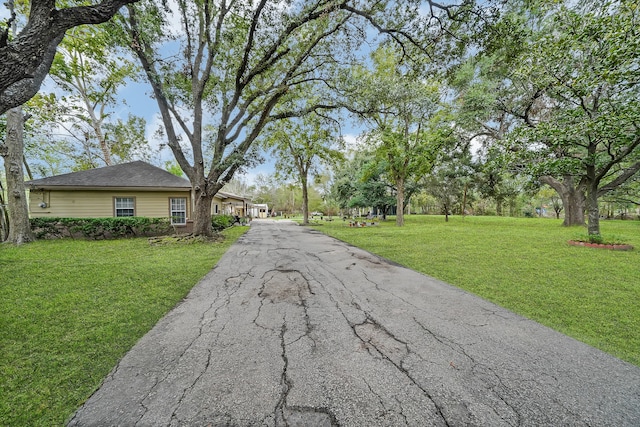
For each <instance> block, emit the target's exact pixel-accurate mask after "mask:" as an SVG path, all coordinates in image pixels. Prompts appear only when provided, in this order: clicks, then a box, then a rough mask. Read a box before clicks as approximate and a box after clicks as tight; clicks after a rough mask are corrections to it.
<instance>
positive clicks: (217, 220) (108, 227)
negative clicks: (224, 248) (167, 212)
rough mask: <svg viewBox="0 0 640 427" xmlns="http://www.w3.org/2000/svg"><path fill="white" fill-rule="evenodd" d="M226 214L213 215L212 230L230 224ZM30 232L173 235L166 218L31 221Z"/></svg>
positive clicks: (78, 235)
mask: <svg viewBox="0 0 640 427" xmlns="http://www.w3.org/2000/svg"><path fill="white" fill-rule="evenodd" d="M233 221H234V218H233V217H232V216H230V215H217V216H214V217H213V218H212V220H211V223H212V226H213V229H214V230H215V231H221V230H224V229H225V228H227V227H230V226H231V225H232V224H233ZM31 229H32V230H33V232H34V234H35V236H36V238H38V239H60V238H73V239H83V238H84V239H95V240H102V239H119V238H123V237H140V236H147V237H148V236H162V235H169V234H174V233H175V232H176V230H175V228H174V227H173V226H172V225H171V223H170V222H169V219H168V218H146V217H118V218H31Z"/></svg>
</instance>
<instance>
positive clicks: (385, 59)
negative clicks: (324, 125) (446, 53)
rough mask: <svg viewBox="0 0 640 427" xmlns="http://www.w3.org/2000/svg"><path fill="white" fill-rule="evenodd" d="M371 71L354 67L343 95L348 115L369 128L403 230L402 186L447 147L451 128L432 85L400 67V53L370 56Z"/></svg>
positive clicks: (387, 49)
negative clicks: (392, 187) (393, 192)
mask: <svg viewBox="0 0 640 427" xmlns="http://www.w3.org/2000/svg"><path fill="white" fill-rule="evenodd" d="M371 60H372V63H373V70H372V71H369V70H367V69H364V68H363V67H356V68H355V70H354V74H353V77H352V87H351V88H350V89H349V90H348V91H347V92H348V96H349V98H350V100H351V101H350V102H351V106H350V108H349V109H350V110H351V111H355V112H356V113H357V114H358V116H359V117H361V118H362V119H363V120H365V121H367V122H369V123H370V124H371V125H373V129H372V130H371V131H369V132H368V140H369V141H370V142H371V143H372V144H374V145H375V146H376V153H377V156H378V157H379V159H381V160H384V161H385V164H386V166H387V173H388V175H389V177H390V178H391V180H392V181H393V183H394V185H395V190H396V200H397V203H396V205H397V212H396V225H398V226H402V225H404V213H403V212H404V205H405V187H406V184H407V182H408V181H409V180H410V179H412V178H416V177H420V176H422V175H424V174H425V173H427V172H428V171H429V170H430V169H431V168H432V167H433V165H434V161H435V157H436V154H437V152H438V151H439V150H440V149H441V148H442V147H443V146H444V145H446V144H447V143H448V142H450V141H451V138H452V136H453V130H452V128H451V122H450V121H449V120H448V117H447V115H446V113H445V110H444V108H443V106H442V104H441V102H440V99H441V97H442V93H441V91H440V87H439V86H438V84H437V83H436V82H435V81H433V80H428V79H426V78H425V77H424V76H422V75H420V74H419V73H416V72H415V71H413V70H411V69H408V68H407V67H406V66H404V65H403V64H402V52H399V51H397V50H395V49H394V48H393V46H392V45H383V46H381V47H380V48H378V49H377V50H376V51H375V52H373V54H372V56H371Z"/></svg>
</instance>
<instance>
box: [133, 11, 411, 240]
mask: <svg viewBox="0 0 640 427" xmlns="http://www.w3.org/2000/svg"><path fill="white" fill-rule="evenodd" d="M357 5H359V6H361V7H359V6H357ZM144 6H145V10H144V11H143V10H142V6H141V7H138V6H128V8H127V10H128V15H127V17H126V22H125V25H126V30H127V32H128V34H129V36H130V45H131V47H132V49H133V50H134V52H135V54H136V55H137V57H138V59H139V60H140V63H141V65H142V68H143V69H144V72H145V74H146V77H147V80H148V81H149V83H150V84H151V86H152V88H153V93H154V97H155V99H156V101H157V104H158V108H159V110H160V114H161V116H162V120H163V124H164V130H165V133H166V138H167V143H168V146H169V147H170V149H171V150H172V152H173V154H174V156H175V158H176V161H177V162H178V164H179V165H180V167H181V168H182V170H183V171H184V172H185V175H186V176H187V177H188V178H189V180H190V181H191V184H192V185H193V188H194V192H195V209H194V233H195V234H198V235H211V234H212V232H213V231H212V229H211V221H210V218H211V201H212V198H213V196H214V195H215V193H216V192H217V191H218V190H219V189H220V188H221V187H222V186H223V185H224V184H225V183H226V182H228V181H229V180H231V178H232V177H233V176H234V174H235V173H236V172H237V171H238V170H241V169H242V168H243V167H246V166H248V165H251V164H253V163H255V161H256V160H257V153H256V152H255V150H254V142H255V140H256V138H257V137H258V135H259V134H260V133H261V132H262V130H263V129H264V127H265V126H266V125H267V124H268V123H270V122H272V121H275V120H279V119H283V118H288V117H293V116H302V115H304V114H306V113H309V112H311V111H313V110H316V109H319V108H321V107H323V106H322V105H312V106H305V107H303V108H301V109H295V110H293V111H292V110H287V109H283V108H278V107H279V106H280V105H286V103H285V102H284V101H285V100H287V99H289V98H292V99H297V98H299V95H298V94H296V91H297V90H298V87H301V86H302V87H305V88H308V86H309V85H311V84H312V83H314V82H315V83H322V82H327V81H328V78H329V74H330V72H331V71H332V69H331V67H332V66H333V65H334V64H335V63H336V61H335V58H336V56H339V55H341V54H347V53H348V51H345V49H338V48H337V46H343V45H345V44H346V45H352V46H354V47H355V45H357V43H358V40H357V38H356V35H358V34H360V35H364V34H366V32H365V31H364V29H363V28H361V27H362V26H363V25H364V24H365V23H368V22H374V23H377V22H376V20H375V19H376V17H383V18H381V19H387V15H385V12H388V16H391V18H389V19H395V18H396V17H397V16H398V14H404V13H408V12H407V10H408V9H411V10H412V11H414V12H415V6H416V5H411V6H412V7H413V8H402V9H400V10H399V11H396V12H391V11H390V10H389V9H387V8H385V6H386V4H385V3H377V2H376V3H375V4H360V3H358V2H354V1H353V0H340V1H334V0H318V1H314V2H304V1H293V2H291V1H284V0H283V1H267V0H261V1H258V2H253V3H247V2H229V3H227V2H215V1H212V0H205V1H202V2H193V3H191V2H184V1H179V2H178V7H179V11H178V13H179V15H180V19H181V24H182V27H181V30H180V33H179V34H177V35H174V33H172V31H171V29H170V28H167V27H166V26H163V24H162V22H161V15H162V14H163V11H162V9H160V8H157V7H155V8H154V7H153V5H151V4H149V3H145V5H144ZM408 6H409V5H408ZM352 23H354V25H355V23H358V24H360V27H354V25H352ZM414 23H415V20H413V21H409V20H405V21H403V22H401V25H402V26H403V27H402V28H400V29H385V27H384V26H380V25H379V28H380V29H381V30H384V31H385V33H387V34H391V36H392V37H394V38H395V39H396V40H406V39H407V37H406V33H407V31H408V30H407V28H408V29H411V30H412V31H413V28H412V26H413V25H414ZM416 29H417V30H420V29H421V27H420V26H418V25H416ZM168 36H170V37H171V39H170V40H169V41H171V43H173V46H175V39H177V41H178V42H179V43H180V49H179V53H178V54H177V55H171V56H170V57H166V58H161V57H160V49H159V47H160V46H161V45H162V44H163V43H164V42H167V41H168ZM169 47H170V46H167V48H169ZM305 90H306V89H305ZM294 107H295V103H294ZM207 123H209V126H206V124H207ZM181 136H182V137H183V138H184V139H186V142H187V146H183V145H182V144H181V140H180V139H181ZM207 150H208V153H209V156H206V153H207Z"/></svg>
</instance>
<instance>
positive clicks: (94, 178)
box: [25, 161, 191, 191]
mask: <svg viewBox="0 0 640 427" xmlns="http://www.w3.org/2000/svg"><path fill="white" fill-rule="evenodd" d="M25 184H26V185H27V186H28V187H29V188H31V189H69V190H72V189H104V190H110V189H132V190H133V189H139V190H147V191H158V190H167V189H169V190H191V183H190V182H189V181H188V180H186V179H184V178H180V177H179V176H176V175H173V174H172V173H170V172H167V171H165V170H164V169H160V168H158V167H156V166H153V165H150V164H149V163H146V162H142V161H136V162H131V163H123V164H120V165H113V166H106V167H102V168H97V169H90V170H85V171H79V172H72V173H65V174H62V175H55V176H50V177H48V178H41V179H34V180H33V181H27V182H26V183H25Z"/></svg>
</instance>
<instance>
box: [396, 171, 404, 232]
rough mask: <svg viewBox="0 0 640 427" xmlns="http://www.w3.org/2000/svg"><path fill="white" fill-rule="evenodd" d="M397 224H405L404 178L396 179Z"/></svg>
mask: <svg viewBox="0 0 640 427" xmlns="http://www.w3.org/2000/svg"><path fill="white" fill-rule="evenodd" d="M396 190H397V194H396V205H397V207H396V226H398V227H402V226H404V179H403V178H398V179H397V180H396Z"/></svg>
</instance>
